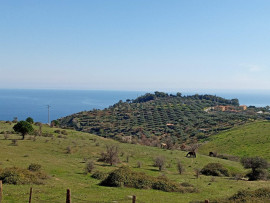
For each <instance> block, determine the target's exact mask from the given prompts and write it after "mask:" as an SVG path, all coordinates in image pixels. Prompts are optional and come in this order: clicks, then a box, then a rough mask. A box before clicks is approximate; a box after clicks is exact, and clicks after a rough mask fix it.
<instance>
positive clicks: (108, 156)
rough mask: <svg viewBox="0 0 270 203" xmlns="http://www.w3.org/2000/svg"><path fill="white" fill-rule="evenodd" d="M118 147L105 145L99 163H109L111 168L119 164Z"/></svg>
mask: <svg viewBox="0 0 270 203" xmlns="http://www.w3.org/2000/svg"><path fill="white" fill-rule="evenodd" d="M118 154H119V147H118V146H116V145H107V146H106V152H102V153H101V158H100V159H99V161H103V162H106V163H109V164H110V165H111V166H112V165H115V164H117V163H119V162H120V160H119V157H118V156H119V155H118Z"/></svg>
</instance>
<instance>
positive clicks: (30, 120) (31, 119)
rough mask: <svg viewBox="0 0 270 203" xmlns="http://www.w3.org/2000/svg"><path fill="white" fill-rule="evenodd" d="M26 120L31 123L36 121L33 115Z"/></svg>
mask: <svg viewBox="0 0 270 203" xmlns="http://www.w3.org/2000/svg"><path fill="white" fill-rule="evenodd" d="M25 121H27V122H28V123H31V124H33V123H34V119H33V118H31V117H28V118H27V119H26V120H25Z"/></svg>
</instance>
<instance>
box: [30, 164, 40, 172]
mask: <svg viewBox="0 0 270 203" xmlns="http://www.w3.org/2000/svg"><path fill="white" fill-rule="evenodd" d="M40 169H41V165H40V164H30V165H29V166H28V170H29V171H39V170H40Z"/></svg>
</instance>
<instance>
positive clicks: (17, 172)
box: [0, 167, 47, 185]
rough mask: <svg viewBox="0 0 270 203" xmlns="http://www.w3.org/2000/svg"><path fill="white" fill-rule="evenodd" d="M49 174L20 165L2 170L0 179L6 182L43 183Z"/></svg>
mask: <svg viewBox="0 0 270 203" xmlns="http://www.w3.org/2000/svg"><path fill="white" fill-rule="evenodd" d="M45 179H47V175H46V174H44V173H42V172H36V171H35V172H34V171H32V170H26V169H22V168H18V167H10V168H5V169H2V170H0V180H2V181H3V183H4V184H13V185H21V184H42V183H43V180H45Z"/></svg>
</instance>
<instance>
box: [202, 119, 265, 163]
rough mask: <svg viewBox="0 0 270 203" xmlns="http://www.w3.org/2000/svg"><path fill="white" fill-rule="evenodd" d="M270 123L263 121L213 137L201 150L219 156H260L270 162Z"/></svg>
mask: <svg viewBox="0 0 270 203" xmlns="http://www.w3.org/2000/svg"><path fill="white" fill-rule="evenodd" d="M269 149H270V122H269V121H261V122H255V123H250V124H247V125H244V126H239V127H236V128H234V129H232V130H228V131H226V132H223V133H220V134H218V135H215V136H212V137H211V138H210V141H209V142H208V143H207V144H205V145H203V146H202V147H201V148H200V152H201V153H203V154H205V155H206V154H208V153H209V151H216V152H217V153H219V154H231V155H236V156H240V157H243V156H260V157H262V158H265V159H268V160H270V152H269Z"/></svg>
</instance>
